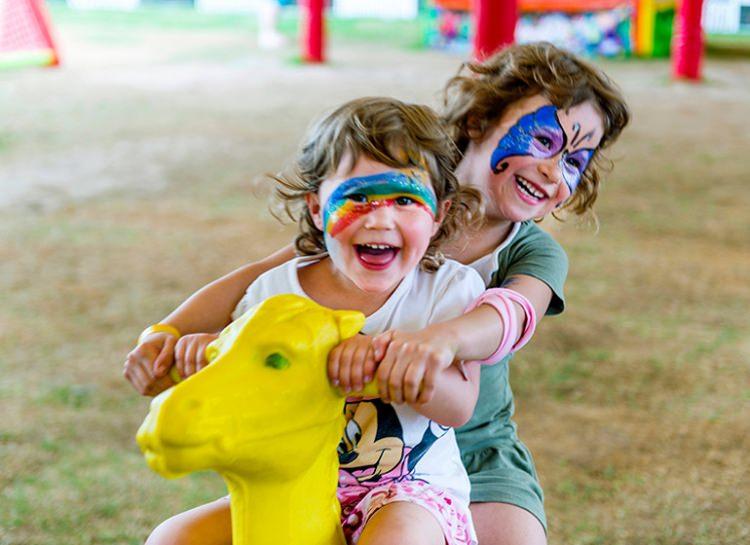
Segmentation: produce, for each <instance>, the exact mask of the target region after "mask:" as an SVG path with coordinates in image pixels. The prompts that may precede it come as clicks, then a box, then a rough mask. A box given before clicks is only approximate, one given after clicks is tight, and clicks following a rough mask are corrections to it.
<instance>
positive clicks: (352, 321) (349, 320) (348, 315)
mask: <svg viewBox="0 0 750 545" xmlns="http://www.w3.org/2000/svg"><path fill="white" fill-rule="evenodd" d="M333 317H334V318H335V319H336V323H337V324H338V325H339V335H341V338H342V339H348V338H349V337H354V336H355V335H356V334H357V333H359V331H360V330H361V329H362V326H364V325H365V315H364V314H362V313H361V312H357V311H354V310H335V311H334V312H333Z"/></svg>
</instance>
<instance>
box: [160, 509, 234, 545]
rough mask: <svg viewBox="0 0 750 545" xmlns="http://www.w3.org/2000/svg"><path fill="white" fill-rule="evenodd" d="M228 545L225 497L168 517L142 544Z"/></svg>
mask: <svg viewBox="0 0 750 545" xmlns="http://www.w3.org/2000/svg"><path fill="white" fill-rule="evenodd" d="M231 544H232V518H231V512H230V510H229V498H220V499H218V500H216V501H212V502H211V503H207V504H205V505H201V506H199V507H195V508H193V509H190V510H189V511H185V512H184V513H180V514H179V515H175V516H173V517H171V518H168V519H167V520H165V521H164V522H162V523H161V524H160V525H159V526H157V527H156V529H155V530H154V531H153V532H151V535H150V536H148V539H147V540H146V545H231Z"/></svg>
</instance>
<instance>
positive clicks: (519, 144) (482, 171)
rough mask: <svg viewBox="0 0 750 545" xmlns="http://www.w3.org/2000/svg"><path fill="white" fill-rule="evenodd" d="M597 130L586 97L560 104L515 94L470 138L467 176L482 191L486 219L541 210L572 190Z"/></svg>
mask: <svg viewBox="0 0 750 545" xmlns="http://www.w3.org/2000/svg"><path fill="white" fill-rule="evenodd" d="M602 135H603V123H602V117H601V115H600V114H599V112H598V111H597V110H596V108H595V107H594V105H593V104H592V103H591V102H583V103H581V104H579V105H577V106H573V107H572V108H569V109H568V110H561V109H558V108H556V107H554V106H553V105H552V104H551V103H550V101H549V100H548V99H547V98H545V97H544V96H542V95H534V96H531V97H528V98H525V99H522V100H519V101H517V102H515V103H513V104H511V105H510V106H509V107H508V108H507V109H506V110H505V112H504V113H503V115H502V117H501V118H500V120H499V121H498V123H496V124H495V125H494V126H492V127H490V129H488V131H487V133H486V134H485V135H484V137H483V138H482V139H481V140H478V141H472V143H471V144H470V146H469V149H467V152H466V154H465V158H464V161H467V162H468V163H469V166H470V167H471V168H470V170H469V171H470V173H471V174H470V175H469V176H468V178H469V179H467V180H466V181H467V182H468V183H470V185H473V186H475V187H477V189H479V190H480V191H482V193H483V194H484V195H485V196H486V197H487V211H486V214H487V216H488V217H489V218H490V219H500V220H510V221H524V220H527V219H531V218H538V217H542V216H545V215H547V214H548V213H549V212H551V211H553V210H554V209H555V208H556V207H558V206H559V205H561V204H562V203H564V202H565V201H566V200H567V199H568V198H570V196H571V195H572V194H573V192H575V190H576V187H577V186H578V184H579V182H580V181H581V177H582V176H583V173H584V171H585V170H586V167H587V166H588V163H589V161H590V160H591V157H592V156H593V154H594V151H595V150H596V148H597V146H598V145H599V142H600V141H601V139H602Z"/></svg>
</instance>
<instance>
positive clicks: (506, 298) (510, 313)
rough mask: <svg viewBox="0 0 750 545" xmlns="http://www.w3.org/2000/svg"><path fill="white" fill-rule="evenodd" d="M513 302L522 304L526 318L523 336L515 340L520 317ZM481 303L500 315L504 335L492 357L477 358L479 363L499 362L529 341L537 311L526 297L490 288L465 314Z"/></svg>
mask: <svg viewBox="0 0 750 545" xmlns="http://www.w3.org/2000/svg"><path fill="white" fill-rule="evenodd" d="M513 303H518V305H520V307H521V308H522V309H523V312H524V315H525V318H526V323H525V325H524V328H523V331H522V332H521V337H520V338H519V339H518V340H517V341H515V342H514V340H515V338H516V336H517V335H518V318H517V317H516V312H515V310H514V309H513ZM480 305H490V306H491V307H492V308H494V309H495V310H496V311H497V313H498V314H499V315H500V321H502V322H503V336H502V338H501V339H500V344H499V345H498V347H497V350H495V352H494V353H493V354H492V355H491V356H490V357H488V358H486V359H483V360H477V363H482V364H489V363H497V362H498V361H499V360H501V359H502V358H504V357H505V356H507V355H508V354H510V353H511V352H516V351H517V350H520V349H521V348H522V347H523V346H524V345H525V344H526V343H527V342H529V340H530V339H531V336H532V335H533V334H534V330H535V329H536V312H534V307H533V306H532V305H531V303H530V302H529V300H528V299H526V297H524V296H523V295H521V294H520V293H518V292H517V291H513V290H509V289H507V288H490V289H488V290H487V291H485V292H484V293H483V294H482V295H480V296H479V297H477V299H476V301H474V302H473V303H472V304H470V305H469V306H468V307H467V308H466V310H465V311H464V314H466V313H467V312H471V311H472V310H474V309H475V308H477V307H478V306H480Z"/></svg>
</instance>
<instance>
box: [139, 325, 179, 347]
mask: <svg viewBox="0 0 750 545" xmlns="http://www.w3.org/2000/svg"><path fill="white" fill-rule="evenodd" d="M152 333H169V334H170V335H173V336H175V337H177V338H178V339H179V338H180V337H182V335H180V332H179V331H178V330H177V328H176V327H174V326H171V325H169V324H154V325H152V326H149V327H147V328H146V329H144V330H143V333H141V334H140V336H139V337H138V344H141V343H142V342H143V339H145V338H146V337H147V336H148V335H151V334H152Z"/></svg>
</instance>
